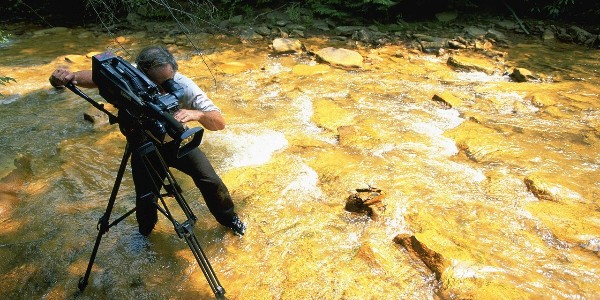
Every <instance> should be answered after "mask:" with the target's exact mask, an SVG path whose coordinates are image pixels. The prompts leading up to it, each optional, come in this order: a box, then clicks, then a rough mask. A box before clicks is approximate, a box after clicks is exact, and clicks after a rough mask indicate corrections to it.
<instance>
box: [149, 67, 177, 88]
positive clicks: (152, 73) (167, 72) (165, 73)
mask: <svg viewBox="0 0 600 300" xmlns="http://www.w3.org/2000/svg"><path fill="white" fill-rule="evenodd" d="M146 75H148V78H150V80H152V81H153V82H154V83H156V84H157V85H160V84H161V83H163V82H165V81H167V80H169V79H173V77H175V71H174V70H173V67H172V66H171V65H170V64H165V65H160V66H156V67H153V68H151V69H150V70H148V71H146Z"/></svg>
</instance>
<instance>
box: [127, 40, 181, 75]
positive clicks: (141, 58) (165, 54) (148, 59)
mask: <svg viewBox="0 0 600 300" xmlns="http://www.w3.org/2000/svg"><path fill="white" fill-rule="evenodd" d="M135 63H136V64H137V68H138V69H139V70H140V71H142V72H143V73H146V72H148V70H150V69H152V68H154V67H157V66H162V65H166V64H170V65H171V67H173V71H175V72H177V68H178V67H179V66H178V65H177V61H176V60H175V57H173V54H171V52H169V50H167V49H165V48H163V47H160V46H150V47H146V48H144V49H142V51H140V53H139V54H138V56H137V58H136V59H135Z"/></svg>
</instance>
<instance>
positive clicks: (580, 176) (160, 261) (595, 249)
mask: <svg viewBox="0 0 600 300" xmlns="http://www.w3.org/2000/svg"><path fill="white" fill-rule="evenodd" d="M20 30H22V29H20ZM28 31H29V29H28V30H25V32H28ZM120 41H122V43H121V44H120V45H118V44H116V43H114V39H113V37H111V36H108V35H104V34H97V33H92V32H88V31H84V30H82V29H72V30H69V31H64V32H54V33H47V34H37V35H32V34H30V33H26V34H23V35H15V36H13V38H12V41H11V42H10V43H9V44H7V45H4V46H3V47H2V48H0V75H3V76H11V77H13V78H15V79H16V80H17V82H16V83H10V84H8V85H6V86H0V93H2V94H3V96H2V98H1V99H0V120H1V121H0V132H1V136H0V178H3V179H2V180H1V181H0V196H1V197H2V198H1V199H0V224H1V229H0V258H1V259H0V273H1V275H0V287H1V291H0V295H3V298H6V299H65V298H72V297H77V298H78V299H124V298H135V299H204V298H211V297H213V294H212V292H211V290H210V288H209V287H208V285H207V283H206V281H205V279H204V276H203V275H202V272H201V270H200V268H199V267H198V266H197V264H196V261H195V259H194V257H193V256H192V254H191V252H190V251H189V249H188V247H187V246H186V244H185V243H184V242H183V241H182V240H180V239H178V238H177V236H176V234H175V233H174V231H173V228H172V226H171V224H170V223H169V222H168V221H167V220H166V219H164V218H162V219H160V221H159V224H158V226H157V230H156V231H155V232H154V233H152V235H151V236H150V238H148V239H146V238H143V237H142V236H140V235H139V234H138V233H137V227H136V223H135V219H134V218H128V219H126V220H125V221H123V222H121V223H120V224H119V225H118V226H116V227H114V228H111V230H110V232H109V233H108V234H107V235H105V236H104V238H103V240H102V244H101V246H100V251H99V253H98V257H97V259H96V262H95V265H94V268H93V270H92V274H91V277H90V282H89V285H88V287H87V288H86V290H85V291H84V292H83V293H79V292H78V291H77V282H78V280H79V278H80V277H81V276H82V275H83V274H84V272H85V269H86V267H87V262H88V260H89V255H90V254H91V250H92V247H93V242H94V239H95V237H96V234H97V231H96V223H97V222H98V219H99V218H100V216H101V215H102V214H103V212H104V210H105V208H106V202H107V200H108V197H109V195H110V190H111V188H112V186H113V183H114V177H115V175H116V173H117V169H118V165H119V162H120V160H121V155H122V153H123V150H124V146H125V144H124V140H123V138H122V136H121V135H120V133H119V131H118V129H117V128H116V126H110V125H92V124H90V123H89V122H87V121H85V120H84V119H83V112H85V111H88V112H93V111H94V110H95V109H94V108H93V107H92V106H91V105H90V104H89V103H87V102H86V101H85V100H83V99H82V98H80V97H78V96H77V95H75V94H73V93H71V92H70V91H68V90H55V89H53V88H51V87H50V86H49V84H48V81H47V78H48V76H49V74H50V73H51V72H52V70H54V69H55V68H56V67H58V66H68V67H69V68H71V69H72V70H78V69H85V68H90V60H89V58H85V55H86V54H87V53H90V52H101V51H106V50H111V51H116V52H117V54H119V55H123V56H125V57H126V58H128V59H131V56H133V55H134V53H136V51H137V50H139V49H140V48H141V47H142V46H144V45H145V44H146V43H149V42H152V39H151V38H147V39H146V38H143V36H141V35H125V39H121V40H120ZM197 42H198V43H199V45H200V47H204V48H211V49H212V50H213V51H212V52H211V53H210V54H209V53H207V54H206V55H205V56H203V57H200V56H198V55H192V53H193V50H194V49H191V48H188V47H185V46H179V47H176V48H173V49H174V52H175V54H176V56H177V57H178V58H179V59H180V68H181V71H182V72H183V73H185V74H186V75H188V76H190V77H191V78H193V79H195V80H196V81H197V82H198V83H199V85H201V87H203V88H204V89H205V90H206V91H207V93H208V94H209V96H210V97H211V98H212V99H213V100H214V101H215V102H216V103H217V104H218V105H219V106H220V107H221V109H222V110H223V113H224V115H225V117H226V119H227V121H228V127H227V128H226V129H225V130H223V131H219V132H206V134H205V139H204V142H203V144H202V146H201V148H202V149H203V150H204V151H205V152H206V153H207V155H208V156H209V158H210V159H211V160H212V161H213V164H214V166H215V168H216V169H217V171H218V173H219V174H221V176H222V177H223V179H224V181H225V182H226V184H227V185H228V187H229V188H230V191H231V192H232V195H233V197H234V201H235V203H236V207H237V211H238V213H239V214H240V215H241V216H242V218H243V219H244V221H245V222H247V225H248V231H247V233H246V235H245V236H244V237H243V238H240V237H237V236H235V235H233V234H232V233H231V232H230V231H227V230H226V229H224V228H223V227H221V226H220V225H218V224H217V223H216V221H214V219H213V218H212V216H211V215H210V213H209V212H208V209H207V208H206V206H205V204H204V202H203V201H202V198H201V195H200V193H199V191H197V190H196V189H195V188H194V186H193V184H192V182H191V180H190V179H189V178H187V177H186V176H183V175H182V174H180V173H177V172H175V175H176V178H177V179H178V181H179V183H180V184H181V185H182V187H183V189H184V193H185V194H184V195H185V196H186V199H187V200H188V202H189V203H190V205H191V207H192V209H193V210H194V212H195V213H196V215H197V216H198V217H199V222H198V223H197V225H196V229H195V230H196V235H197V236H198V238H199V240H200V243H201V244H202V246H203V247H204V249H205V251H206V253H207V256H208V257H209V259H210V261H211V263H212V265H213V267H214V269H215V272H216V273H217V276H218V278H219V280H220V281H221V284H222V285H223V287H224V288H225V290H226V296H227V297H228V298H229V299H432V298H436V297H438V296H441V297H447V298H459V299H460V298H480V299H487V298H503V299H505V298H509V299H522V298H550V299H594V298H597V297H598V296H597V295H598V294H600V288H599V286H600V285H599V283H600V270H599V268H600V267H599V266H600V264H599V263H598V262H599V257H598V253H599V250H600V249H599V247H600V211H599V208H598V207H599V202H598V199H600V170H599V169H600V154H599V151H598V149H600V148H599V136H600V133H599V129H600V121H599V117H600V115H599V113H598V107H599V102H598V96H599V94H600V88H599V87H598V84H599V83H600V79H599V77H600V76H599V72H600V71H599V70H600V69H599V68H600V63H598V61H599V59H600V54H599V53H598V52H597V51H594V50H589V49H584V48H579V47H575V46H569V45H542V44H539V43H535V42H530V43H527V44H516V45H514V46H513V47H511V48H510V49H505V50H506V51H507V52H508V54H509V55H508V62H507V63H508V64H514V65H516V66H520V67H525V68H528V69H530V70H532V71H534V73H543V74H544V75H545V78H546V79H545V80H543V81H533V82H528V83H515V82H511V81H510V79H509V78H508V76H506V75H503V74H502V73H499V74H496V75H486V74H483V73H478V72H473V73H467V72H456V71H453V70H452V69H450V68H449V67H448V66H446V63H445V61H446V60H445V59H446V58H445V57H435V56H431V55H425V54H418V53H413V52H409V51H407V50H405V49H404V47H402V46H390V47H386V48H382V49H375V50H373V51H371V50H369V49H361V50H360V51H361V53H362V54H363V55H364V56H368V57H369V61H370V63H369V64H367V66H366V67H365V68H364V69H363V70H359V71H348V70H342V69H337V68H330V69H328V70H327V71H326V72H324V73H316V74H313V75H299V74H298V73H297V72H294V66H296V65H300V64H307V65H315V62H314V61H313V60H312V59H311V58H310V57H309V56H307V55H299V54H298V55H279V56H278V55H273V54H271V53H270V51H269V49H268V44H269V43H268V41H257V42H252V43H239V42H238V41H237V40H233V39H225V38H221V39H211V40H206V39H200V40H197ZM304 42H305V44H306V45H307V46H308V48H310V49H312V50H318V49H319V48H320V47H325V46H326V45H334V46H337V47H349V46H346V45H343V44H329V42H327V41H326V40H325V39H317V38H313V39H307V40H305V41H304ZM398 52H401V53H404V55H397V53H398ZM65 58H67V59H69V60H71V61H73V62H67V61H65ZM202 58H204V59H202ZM444 91H446V92H450V93H452V94H453V95H455V96H457V97H459V98H460V99H462V100H463V104H462V105H460V106H458V107H453V108H448V107H447V106H443V105H440V103H437V102H435V101H432V100H431V99H432V96H433V95H434V94H436V93H437V94H439V93H442V92H444ZM85 92H87V93H88V94H89V95H90V96H92V97H93V98H95V99H97V100H98V101H102V99H101V98H100V97H99V96H98V95H97V93H96V92H95V91H93V90H85ZM534 98H535V99H537V100H535V99H534ZM536 101H537V102H536ZM541 102H543V105H542V104H540V103H541ZM526 178H541V179H539V181H536V182H538V183H539V184H542V185H545V186H546V191H549V192H550V194H551V195H554V196H556V197H555V198H557V199H553V200H544V199H539V197H536V195H535V194H534V193H533V192H532V191H531V189H530V188H528V187H527V185H526V180H525V179H526ZM367 186H374V187H378V188H381V189H382V190H383V191H384V192H385V193H386V198H385V200H384V201H385V204H386V211H385V213H384V214H383V216H382V218H380V219H378V220H375V221H374V220H371V219H370V218H369V217H367V216H362V215H356V214H352V213H349V212H346V211H345V210H344V205H345V200H346V198H347V197H348V196H349V195H350V194H351V193H352V192H354V190H355V189H357V188H365V187H367ZM133 197H134V193H133V186H132V182H131V179H130V178H129V177H128V176H126V177H125V178H124V180H123V184H122V186H121V189H120V193H119V196H118V198H117V204H116V207H115V209H114V211H113V216H115V215H120V214H123V213H125V212H126V211H127V210H129V209H130V208H131V207H132V205H133ZM171 204H172V203H171ZM401 233H404V234H411V235H415V236H416V237H417V238H418V239H419V240H420V241H421V242H423V243H424V244H426V245H427V246H428V247H429V248H430V249H432V250H435V251H436V252H438V253H440V254H442V255H443V256H444V257H445V258H446V259H447V260H448V261H449V262H450V264H449V268H448V270H447V271H446V274H447V276H446V277H444V278H443V279H442V280H441V281H437V280H436V279H435V276H434V275H433V273H432V272H431V271H430V270H428V269H427V268H426V267H425V265H424V264H423V263H422V262H421V261H418V260H415V259H414V258H411V257H410V256H409V255H407V252H406V251H405V250H404V249H403V248H402V247H400V246H398V245H396V244H395V243H394V242H393V241H392V240H393V238H394V237H395V236H396V235H398V234H401Z"/></svg>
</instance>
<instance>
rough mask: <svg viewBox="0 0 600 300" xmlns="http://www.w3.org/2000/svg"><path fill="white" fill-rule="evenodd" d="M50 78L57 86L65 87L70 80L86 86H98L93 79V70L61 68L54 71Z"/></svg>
mask: <svg viewBox="0 0 600 300" xmlns="http://www.w3.org/2000/svg"><path fill="white" fill-rule="evenodd" d="M48 80H49V81H50V84H51V85H52V86H53V87H56V88H58V87H63V86H65V85H66V84H67V83H69V82H72V83H73V84H74V85H77V86H80V87H85V88H95V87H96V84H95V83H94V81H93V80H92V70H83V71H77V72H71V71H69V70H66V69H62V68H59V69H56V70H55V71H54V72H52V75H50V78H48Z"/></svg>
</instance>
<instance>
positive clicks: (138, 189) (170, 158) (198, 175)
mask: <svg viewBox="0 0 600 300" xmlns="http://www.w3.org/2000/svg"><path fill="white" fill-rule="evenodd" d="M169 146H170V145H169V144H167V145H165V146H161V147H160V148H159V151H160V153H161V155H162V157H163V159H164V160H165V163H166V164H167V166H168V167H172V168H175V169H177V170H179V171H181V172H183V173H185V174H187V175H189V176H190V177H191V178H192V179H193V180H194V183H195V184H196V187H198V189H199V190H200V192H201V193H202V197H203V198H204V201H205V202H206V205H207V206H208V209H209V210H210V212H211V213H212V214H213V216H214V217H215V219H216V220H217V222H219V223H221V224H223V225H227V224H228V223H229V222H231V219H232V218H233V216H234V210H233V201H232V200H231V196H230V194H229V191H228V190H227V187H226V186H225V184H224V183H223V181H222V180H221V178H220V177H219V176H218V175H217V173H216V172H215V170H214V168H213V167H212V165H211V164H210V162H209V161H208V158H206V155H205V154H204V153H203V152H202V151H200V149H198V148H196V149H194V150H192V151H190V152H189V153H188V154H186V155H185V156H183V157H181V158H177V155H176V150H177V149H175V148H173V147H169ZM148 157H149V158H150V161H151V166H149V167H150V169H152V168H153V167H154V169H155V170H158V171H159V172H158V173H159V174H158V175H155V174H154V173H155V172H154V171H153V170H150V172H148V171H147V169H146V167H147V166H145V165H144V162H143V160H142V157H141V156H140V154H139V153H138V152H137V151H136V150H135V148H134V150H133V153H132V156H131V173H132V176H133V182H134V184H135V193H136V219H137V221H138V224H139V231H140V233H141V234H144V235H148V234H150V232H151V231H152V229H154V225H155V224H156V222H157V220H158V215H157V209H156V206H155V205H154V203H153V202H154V201H156V193H157V192H158V191H156V184H158V187H159V188H160V186H161V184H162V182H163V180H164V179H165V177H166V174H165V172H164V168H162V167H160V165H159V164H158V162H157V161H156V157H151V156H148Z"/></svg>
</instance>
